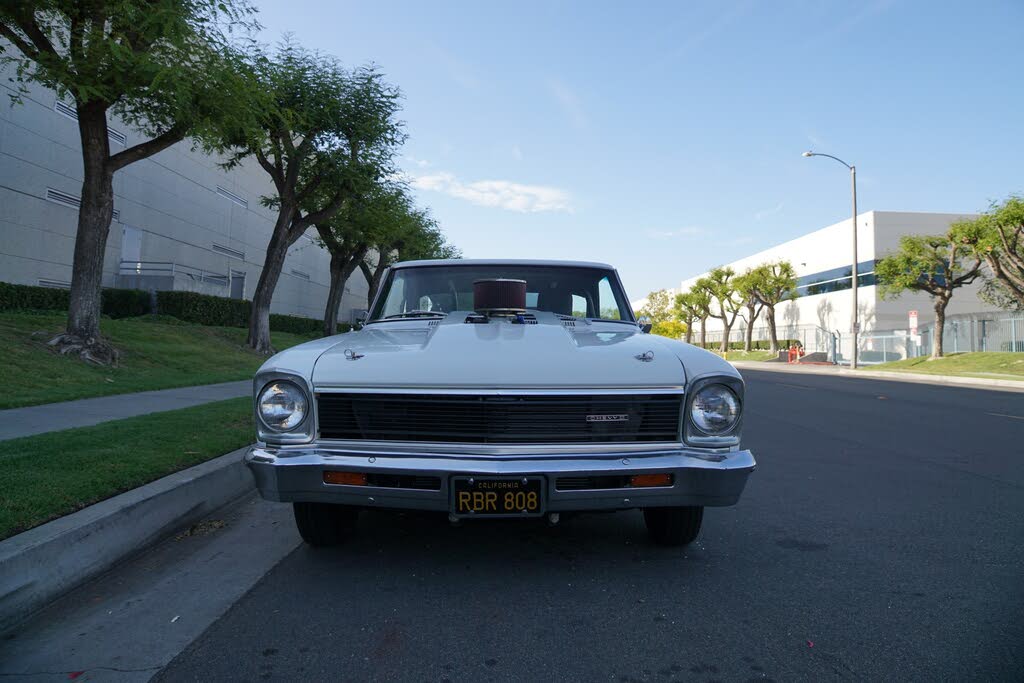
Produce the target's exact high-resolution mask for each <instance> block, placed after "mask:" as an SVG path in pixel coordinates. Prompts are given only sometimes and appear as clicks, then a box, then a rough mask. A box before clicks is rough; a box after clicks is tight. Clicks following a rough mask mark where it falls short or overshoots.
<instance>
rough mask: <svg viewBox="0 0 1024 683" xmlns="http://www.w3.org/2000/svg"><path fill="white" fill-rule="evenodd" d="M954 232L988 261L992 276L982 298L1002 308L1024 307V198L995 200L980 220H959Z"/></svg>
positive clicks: (955, 237)
mask: <svg viewBox="0 0 1024 683" xmlns="http://www.w3.org/2000/svg"><path fill="white" fill-rule="evenodd" d="M950 233H951V236H952V239H954V240H955V241H957V242H960V243H961V244H963V245H965V246H966V247H968V248H969V249H970V250H971V253H972V254H973V255H975V256H979V257H981V258H983V259H984V260H985V262H986V263H987V264H988V266H989V269H990V270H991V273H992V275H991V278H989V279H987V281H986V285H985V289H984V291H983V293H982V297H983V298H984V299H985V300H986V301H987V302H989V303H992V304H995V305H997V306H999V307H1001V308H1007V309H1010V310H1022V309H1024V197H1020V196H1011V197H1009V198H1008V199H1006V201H1004V202H1003V203H1001V204H999V203H993V204H992V206H991V207H990V208H989V210H988V211H986V212H985V213H984V214H982V215H981V216H979V217H978V218H977V219H975V220H965V221H960V222H958V223H955V224H954V225H953V226H952V228H951V230H950Z"/></svg>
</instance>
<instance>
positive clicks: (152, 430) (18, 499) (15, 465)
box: [0, 398, 253, 538]
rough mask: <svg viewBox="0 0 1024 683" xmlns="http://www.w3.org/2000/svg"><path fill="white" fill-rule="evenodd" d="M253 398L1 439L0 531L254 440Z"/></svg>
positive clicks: (44, 519)
mask: <svg viewBox="0 0 1024 683" xmlns="http://www.w3.org/2000/svg"><path fill="white" fill-rule="evenodd" d="M252 434H253V413H252V399H251V398H235V399H231V400H228V401H217V402H214V403H208V404H206V405H203V406H196V407H193V408H183V409H181V410H171V411H168V412H163V413H157V414H154V415H143V416H140V417H133V418H129V419H126V420H116V421H114V422H107V423H104V424H99V425H95V426H92V427H80V428H78V429H70V430H64V431H59V432H52V433H50V434H40V435H38V436H30V437H26V438H22V439H12V440H10V441H4V442H2V443H0V538H6V537H8V536H11V535H13V534H16V533H18V532H20V531H25V530H26V529H30V528H32V527H34V526H38V525H39V524H42V523H44V522H47V521H49V520H51V519H54V518H55V517H59V516H61V515H66V514H69V513H72V512H75V511H76V510H81V509H82V508H83V507H85V506H86V505H91V504H92V503H97V502H99V501H101V500H103V499H105V498H109V497H110V496H113V495H116V494H118V493H120V492H122V491H127V490H128V489H132V488H135V487H137V486H142V485H143V484H146V483H148V482H151V481H153V480H154V479H159V478H160V477H163V476H166V475H168V474H171V473H173V472H177V471H178V470H181V469H184V468H186V467H191V466H192V465H196V464H199V463H201V462H205V461H207V460H210V459H212V458H216V457H217V456H220V455H223V454H224V453H228V452H230V451H233V450H235V449H237V448H241V447H242V446H245V445H246V444H248V443H250V442H251V441H252Z"/></svg>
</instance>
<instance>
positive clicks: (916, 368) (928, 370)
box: [860, 351, 1024, 381]
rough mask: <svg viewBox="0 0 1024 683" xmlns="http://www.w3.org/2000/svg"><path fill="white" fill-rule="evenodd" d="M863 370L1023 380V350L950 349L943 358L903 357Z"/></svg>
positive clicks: (865, 367)
mask: <svg viewBox="0 0 1024 683" xmlns="http://www.w3.org/2000/svg"><path fill="white" fill-rule="evenodd" d="M860 369H862V370H884V371H888V372H918V373H924V374H928V375H959V376H962V377H985V378H988V379H1018V380H1022V381H1024V353H1003V352H996V351H982V352H978V353H952V354H949V355H947V356H945V357H943V358H937V359H935V360H931V359H930V358H927V357H925V358H907V359H906V360H898V361H893V362H892V363H881V364H879V365H864V366H861V367H860Z"/></svg>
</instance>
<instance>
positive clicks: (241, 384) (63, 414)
mask: <svg viewBox="0 0 1024 683" xmlns="http://www.w3.org/2000/svg"><path fill="white" fill-rule="evenodd" d="M251 392H252V380H247V379H246V380H241V381H238V382H223V383H221V384H205V385H201V386H194V387H181V388H178V389H161V390H159V391H142V392H139V393H136V394H118V395H116V396H101V397H98V398H83V399H79V400H77V401H65V402H63V403H48V404H46V405H41V406H30V407H28V408H12V409H10V410H0V441H6V440H7V439H17V438H19V437H22V436H32V435H33V434H43V433H45V432H54V431H58V430H61V429H71V428H73V427H88V426H89V425H94V424H99V423H101V422H107V421H109V420H120V419H123V418H126V417H135V416H136V415H147V414H149V413H160V412H163V411H165V410H176V409H178V408H188V407H191V406H198V405H202V404H204V403H212V402H213V401H223V400H226V399H229V398H238V397H241V396H248V395H249V394H250V393H251Z"/></svg>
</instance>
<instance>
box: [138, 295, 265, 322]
mask: <svg viewBox="0 0 1024 683" xmlns="http://www.w3.org/2000/svg"><path fill="white" fill-rule="evenodd" d="M156 306H157V310H159V311H160V313H161V314H162V315H170V316H173V317H175V318H177V319H179V320H185V321H187V322H190V323H196V324H198V325H216V326H221V327H245V326H247V325H248V324H249V308H250V306H249V302H248V301H246V300H244V299H228V298H226V297H222V296H210V295H207V294H198V293H196V292H175V291H167V292H157V293H156Z"/></svg>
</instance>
